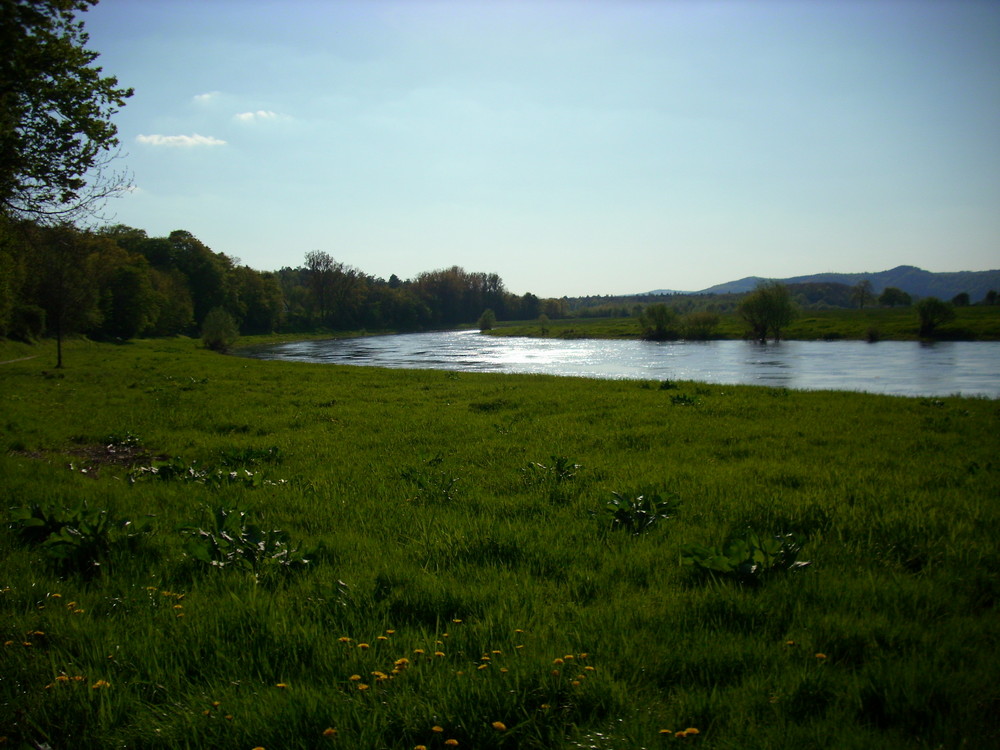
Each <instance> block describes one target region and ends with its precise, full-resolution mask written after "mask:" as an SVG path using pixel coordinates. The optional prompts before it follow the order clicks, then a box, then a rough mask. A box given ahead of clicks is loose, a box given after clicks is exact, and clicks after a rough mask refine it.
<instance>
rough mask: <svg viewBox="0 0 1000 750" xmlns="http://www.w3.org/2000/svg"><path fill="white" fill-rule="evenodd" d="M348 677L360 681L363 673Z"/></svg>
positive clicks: (353, 680)
mask: <svg viewBox="0 0 1000 750" xmlns="http://www.w3.org/2000/svg"><path fill="white" fill-rule="evenodd" d="M347 679H349V680H350V681H351V682H358V681H360V680H361V675H359V674H352V675H351V676H350V677H348V678H347Z"/></svg>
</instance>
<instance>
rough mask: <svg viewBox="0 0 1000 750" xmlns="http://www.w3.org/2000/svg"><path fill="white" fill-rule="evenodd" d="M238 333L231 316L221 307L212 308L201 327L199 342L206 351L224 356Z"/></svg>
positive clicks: (234, 341) (237, 336)
mask: <svg viewBox="0 0 1000 750" xmlns="http://www.w3.org/2000/svg"><path fill="white" fill-rule="evenodd" d="M239 337H240V332H239V330H238V329H237V327H236V321H235V320H233V316H232V315H230V314H229V313H228V312H226V311H225V310H224V309H222V308H221V307H213V308H212V309H211V310H209V311H208V314H207V315H206V316H205V322H204V324H202V327H201V341H202V343H203V344H204V345H205V348H206V349H212V350H213V351H217V352H222V353H223V354H225V353H226V352H228V351H229V347H231V346H232V345H233V344H235V343H236V340H237V339H238V338H239Z"/></svg>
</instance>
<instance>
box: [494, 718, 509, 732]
mask: <svg viewBox="0 0 1000 750" xmlns="http://www.w3.org/2000/svg"><path fill="white" fill-rule="evenodd" d="M490 726H491V727H493V728H494V729H495V730H497V731H498V732H506V731H507V725H506V724H504V723H503V722H502V721H494V722H493V723H492V724H490Z"/></svg>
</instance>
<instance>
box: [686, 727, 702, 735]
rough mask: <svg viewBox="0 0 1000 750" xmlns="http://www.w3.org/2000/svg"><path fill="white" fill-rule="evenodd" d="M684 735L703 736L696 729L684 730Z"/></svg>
mask: <svg viewBox="0 0 1000 750" xmlns="http://www.w3.org/2000/svg"><path fill="white" fill-rule="evenodd" d="M684 734H701V732H699V731H698V730H697V729H695V728H694V727H688V728H687V729H685V730H684Z"/></svg>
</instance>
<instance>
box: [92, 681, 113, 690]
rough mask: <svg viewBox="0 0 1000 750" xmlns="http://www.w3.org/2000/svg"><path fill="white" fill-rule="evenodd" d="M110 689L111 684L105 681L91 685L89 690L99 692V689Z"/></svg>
mask: <svg viewBox="0 0 1000 750" xmlns="http://www.w3.org/2000/svg"><path fill="white" fill-rule="evenodd" d="M108 687H111V683H110V682H108V681H107V680H98V681H97V682H95V683H94V684H93V685H91V686H90V689H91V690H100V689H101V688H108Z"/></svg>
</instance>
